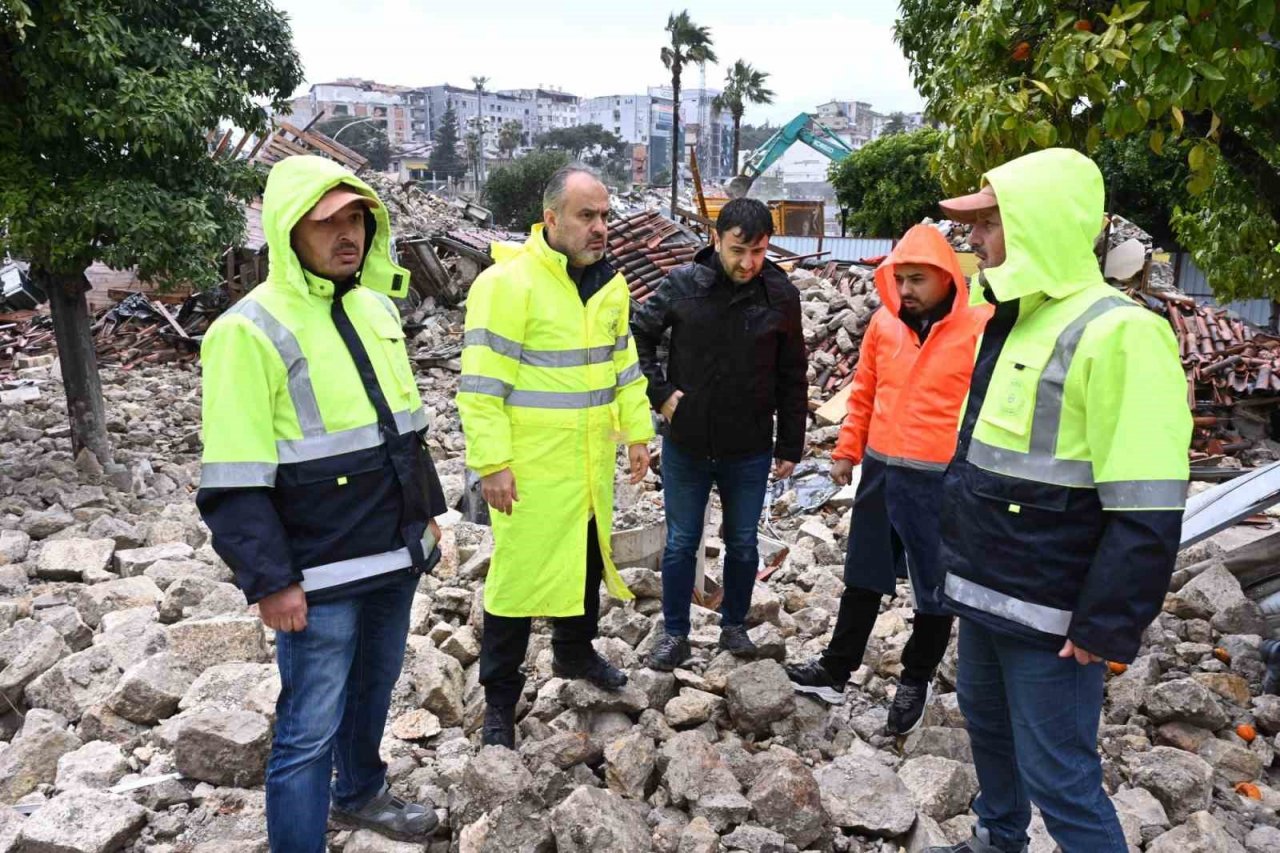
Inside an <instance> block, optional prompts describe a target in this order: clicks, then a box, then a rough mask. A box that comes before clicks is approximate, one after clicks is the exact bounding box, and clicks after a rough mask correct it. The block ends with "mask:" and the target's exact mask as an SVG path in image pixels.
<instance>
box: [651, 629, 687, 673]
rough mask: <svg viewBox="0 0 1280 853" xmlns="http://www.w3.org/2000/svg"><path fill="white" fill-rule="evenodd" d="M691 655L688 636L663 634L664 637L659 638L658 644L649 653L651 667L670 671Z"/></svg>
mask: <svg viewBox="0 0 1280 853" xmlns="http://www.w3.org/2000/svg"><path fill="white" fill-rule="evenodd" d="M689 655H690V652H689V638H688V637H677V636H674V635H672V634H663V635H662V639H660V640H658V644H657V645H656V646H654V647H653V651H652V652H650V653H649V668H650V669H657V670H661V671H663V672H670V671H671V670H673V669H675V668H677V667H679V666H681V665H683V664H684V663H685V661H687V660H689Z"/></svg>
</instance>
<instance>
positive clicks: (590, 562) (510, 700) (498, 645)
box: [480, 518, 604, 706]
mask: <svg viewBox="0 0 1280 853" xmlns="http://www.w3.org/2000/svg"><path fill="white" fill-rule="evenodd" d="M603 579H604V558H603V557H602V556H601V555H600V542H599V540H598V539H597V533H596V520H595V519H594V518H593V519H591V521H589V522H588V523H587V585H586V589H585V590H583V594H582V595H583V599H582V605H583V610H584V612H583V614H582V615H581V616H567V617H564V618H560V619H553V620H552V622H551V650H552V654H554V655H555V659H556V660H558V661H560V662H561V663H562V664H565V665H566V666H570V667H577V666H580V665H581V664H583V663H584V662H585V661H587V660H590V658H591V656H592V655H594V654H595V649H594V648H593V647H592V645H591V641H592V640H594V639H595V638H596V629H597V627H598V626H599V622H600V583H601V581H602V580H603ZM532 625H533V620H532V619H531V618H530V617H528V616H495V615H494V614H492V613H489V612H488V611H485V614H484V636H483V637H482V638H481V640H480V683H481V684H483V685H484V698H485V701H486V702H487V703H488V704H490V705H494V706H507V705H514V704H516V703H517V702H518V701H520V692H521V691H522V690H523V689H524V676H523V675H522V674H521V673H520V665H521V664H522V663H524V656H525V653H526V652H527V651H528V650H529V630H530V628H531V627H532Z"/></svg>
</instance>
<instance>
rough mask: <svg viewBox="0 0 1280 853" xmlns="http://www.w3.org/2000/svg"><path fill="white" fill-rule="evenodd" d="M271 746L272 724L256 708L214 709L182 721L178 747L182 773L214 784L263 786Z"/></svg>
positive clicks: (176, 759) (176, 761)
mask: <svg viewBox="0 0 1280 853" xmlns="http://www.w3.org/2000/svg"><path fill="white" fill-rule="evenodd" d="M270 748H271V725H270V723H269V722H268V721H267V718H266V717H264V716H263V715H261V714H255V713H254V712H252V711H239V710H235V711H228V710H223V709H217V708H210V709H206V710H202V711H196V712H193V713H192V714H191V715H190V716H188V717H186V718H184V719H183V720H182V725H181V728H180V729H179V730H178V742H177V744H176V747H175V749H174V765H175V766H176V767H177V769H178V772H180V773H182V775H184V776H189V777H190V778H192V779H199V780H201V781H203V782H208V783H210V784H213V785H228V786H232V787H248V786H251V785H260V784H262V780H263V777H264V775H265V774H266V769H267V753H268V752H269V751H270Z"/></svg>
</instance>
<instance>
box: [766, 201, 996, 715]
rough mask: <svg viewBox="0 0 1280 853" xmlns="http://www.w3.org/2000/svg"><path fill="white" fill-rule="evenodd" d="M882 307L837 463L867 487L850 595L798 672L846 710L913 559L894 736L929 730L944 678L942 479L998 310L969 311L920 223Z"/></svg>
mask: <svg viewBox="0 0 1280 853" xmlns="http://www.w3.org/2000/svg"><path fill="white" fill-rule="evenodd" d="M876 288H877V289H878V290H879V292H880V298H881V301H882V303H883V305H882V306H881V307H880V308H879V309H878V310H877V311H876V313H875V315H874V316H873V317H872V318H871V323H870V325H869V326H868V327H867V333H866V336H865V337H864V338H863V340H862V349H861V352H860V355H859V359H858V368H857V372H856V373H855V374H854V379H853V390H852V392H851V393H850V395H849V409H848V413H847V414H846V415H845V419H844V423H843V424H842V426H841V428H840V439H839V441H838V442H837V444H836V450H835V453H834V454H832V456H833V461H832V466H831V476H832V479H834V480H835V481H836V482H837V483H840V484H842V485H843V484H847V483H849V482H850V479H851V475H852V470H853V466H854V465H858V464H861V465H862V478H861V480H860V482H859V484H858V494H857V497H856V498H855V500H854V509H853V525H852V529H851V530H850V533H849V550H848V555H847V557H846V558H845V568H844V582H845V591H844V594H843V595H842V596H841V598H840V612H839V615H838V616H837V618H836V627H835V630H834V632H833V634H832V637H831V643H830V644H829V645H828V646H827V649H826V651H825V652H824V653H823V655H822V657H820V658H814V659H812V660H809V661H806V662H804V663H800V664H797V665H795V666H791V667H788V670H787V673H788V675H790V676H791V680H792V682H793V683H794V685H795V688H796V690H798V691H800V692H802V693H809V694H812V695H815V696H818V697H819V698H822V699H825V700H826V701H828V702H832V703H839V702H842V701H844V686H845V683H846V682H847V681H848V680H849V674H850V673H851V672H852V671H853V670H855V669H857V668H858V666H860V665H861V663H862V655H863V652H864V651H865V650H866V645H867V639H868V638H869V637H870V635H871V629H872V626H873V625H874V624H875V621H876V616H877V615H878V614H879V612H880V599H881V597H882V596H884V595H890V596H892V595H893V593H894V589H895V584H896V581H895V578H896V576H897V575H898V574H899V572H898V567H899V566H900V564H901V563H902V561H903V558H904V556H905V562H906V566H907V573H908V577H909V578H910V580H911V588H912V592H913V594H914V598H915V602H914V603H915V611H916V612H915V624H914V628H913V630H912V633H911V639H910V640H909V641H908V643H907V646H906V648H905V649H904V650H903V653H902V663H903V673H902V679H901V682H900V684H899V686H898V690H897V692H896V693H895V695H894V700H893V705H892V706H891V708H890V710H889V719H888V722H887V724H886V730H887V731H888V732H889V733H890V734H906V733H907V732H909V731H912V730H913V729H914V728H915V727H916V726H918V725H919V724H920V721H921V719H922V718H923V716H924V708H925V704H926V703H927V702H928V700H929V696H930V693H931V683H932V681H933V674H934V671H935V670H936V669H937V667H938V664H939V663H940V662H941V661H942V656H943V655H944V654H945V653H946V650H947V643H948V641H949V640H950V637H951V622H952V617H951V616H950V615H948V614H947V613H946V612H945V611H944V610H943V609H942V606H941V602H940V600H939V592H940V588H941V586H942V577H941V575H940V574H939V572H938V571H937V570H936V553H937V549H938V518H939V515H940V511H939V503H940V500H941V497H942V475H943V472H945V471H946V468H947V464H948V463H949V462H950V461H951V456H952V454H953V453H954V452H955V446H956V433H957V430H958V424H959V419H960V408H961V406H962V405H963V404H964V400H965V395H966V394H967V393H968V390H969V376H970V374H971V373H972V372H973V353H974V347H975V344H976V342H977V340H978V337H979V336H980V335H981V334H982V328H983V326H984V325H985V324H986V322H987V319H988V318H989V317H990V316H991V309H990V307H989V306H986V305H982V306H970V305H969V290H968V287H967V286H966V284H965V280H964V274H963V273H961V271H960V263H959V260H958V259H957V257H956V253H955V251H954V250H953V249H952V248H951V246H950V244H949V243H948V242H947V240H946V238H944V237H943V236H942V235H941V234H940V233H938V231H937V229H935V228H933V227H932V226H929V225H917V226H915V227H914V228H912V229H911V230H910V231H908V232H907V233H906V235H905V236H904V237H903V238H902V240H901V242H899V243H898V245H897V246H896V247H895V248H894V250H893V253H892V254H890V255H889V257H888V258H886V259H885V261H884V262H883V263H882V264H881V265H880V266H879V268H877V269H876Z"/></svg>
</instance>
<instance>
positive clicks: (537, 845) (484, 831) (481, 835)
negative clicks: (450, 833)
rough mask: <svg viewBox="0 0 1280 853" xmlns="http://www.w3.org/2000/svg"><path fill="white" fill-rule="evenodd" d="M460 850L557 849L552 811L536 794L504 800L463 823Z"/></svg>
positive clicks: (526, 852)
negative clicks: (551, 822) (553, 832)
mask: <svg viewBox="0 0 1280 853" xmlns="http://www.w3.org/2000/svg"><path fill="white" fill-rule="evenodd" d="M458 851H459V853H555V838H554V836H552V834H551V826H550V815H548V814H547V812H546V811H545V810H543V809H542V807H541V804H540V803H538V802H537V801H536V799H535V798H533V797H528V796H522V797H520V798H518V799H515V800H511V801H509V802H506V803H503V804H502V805H500V806H498V807H497V808H495V809H493V810H492V811H487V812H485V813H484V814H482V815H481V816H480V817H479V818H477V819H476V820H474V821H472V822H471V823H469V824H466V825H465V826H463V827H462V832H461V833H460V834H459V836H458Z"/></svg>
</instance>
